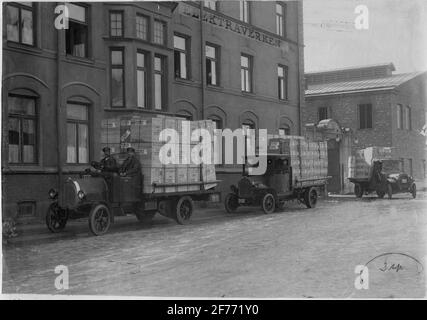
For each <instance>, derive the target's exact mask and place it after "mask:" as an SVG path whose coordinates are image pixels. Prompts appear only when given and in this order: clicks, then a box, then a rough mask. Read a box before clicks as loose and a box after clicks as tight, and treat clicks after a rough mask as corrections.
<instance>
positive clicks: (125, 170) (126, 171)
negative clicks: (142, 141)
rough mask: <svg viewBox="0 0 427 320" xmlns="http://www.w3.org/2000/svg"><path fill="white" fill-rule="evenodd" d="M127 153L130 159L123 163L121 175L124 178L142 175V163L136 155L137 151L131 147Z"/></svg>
mask: <svg viewBox="0 0 427 320" xmlns="http://www.w3.org/2000/svg"><path fill="white" fill-rule="evenodd" d="M126 152H127V153H128V157H127V158H126V160H125V161H124V162H123V164H122V166H121V167H120V175H121V176H122V177H123V176H131V177H132V176H136V175H140V174H141V163H140V162H139V160H138V158H137V157H136V154H135V149H134V148H132V147H129V148H127V149H126Z"/></svg>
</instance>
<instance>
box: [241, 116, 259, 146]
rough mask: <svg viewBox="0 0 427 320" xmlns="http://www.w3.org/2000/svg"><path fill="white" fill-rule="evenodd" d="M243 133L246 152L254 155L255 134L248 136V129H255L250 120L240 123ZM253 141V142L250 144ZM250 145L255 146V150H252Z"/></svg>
mask: <svg viewBox="0 0 427 320" xmlns="http://www.w3.org/2000/svg"><path fill="white" fill-rule="evenodd" d="M242 129H243V132H244V133H245V134H246V150H247V153H248V154H255V150H256V134H252V135H251V134H249V131H247V130H249V129H255V123H253V122H252V121H251V120H246V121H244V122H243V123H242ZM252 141H254V142H252ZM252 144H254V146H255V150H252V149H253V148H252Z"/></svg>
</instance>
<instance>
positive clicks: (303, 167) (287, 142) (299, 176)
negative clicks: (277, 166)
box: [268, 135, 328, 181]
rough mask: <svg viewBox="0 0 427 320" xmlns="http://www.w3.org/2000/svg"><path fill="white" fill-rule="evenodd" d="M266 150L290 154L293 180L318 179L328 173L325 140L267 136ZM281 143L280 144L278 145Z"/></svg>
mask: <svg viewBox="0 0 427 320" xmlns="http://www.w3.org/2000/svg"><path fill="white" fill-rule="evenodd" d="M268 141H269V144H268V152H269V153H274V151H273V150H274V148H272V146H273V144H275V145H276V146H278V147H279V148H278V152H279V153H281V154H285V155H289V156H290V160H291V163H290V166H291V167H292V178H293V181H295V180H304V179H318V178H324V177H326V176H327V175H328V145H327V142H326V141H320V142H315V141H308V140H306V139H305V138H304V137H300V136H283V135H269V136H268ZM278 143H279V144H282V145H281V146H279V145H278Z"/></svg>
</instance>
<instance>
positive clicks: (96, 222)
mask: <svg viewBox="0 0 427 320" xmlns="http://www.w3.org/2000/svg"><path fill="white" fill-rule="evenodd" d="M110 225H111V213H110V209H108V207H107V206H106V205H105V204H102V203H100V204H97V205H95V206H94V207H93V208H92V210H91V211H90V213H89V229H90V231H91V232H92V233H93V234H94V235H95V236H100V235H103V234H104V233H106V232H107V231H108V229H109V228H110Z"/></svg>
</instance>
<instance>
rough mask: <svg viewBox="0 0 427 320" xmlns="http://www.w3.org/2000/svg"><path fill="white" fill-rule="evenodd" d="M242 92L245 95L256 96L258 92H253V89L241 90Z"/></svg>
mask: <svg viewBox="0 0 427 320" xmlns="http://www.w3.org/2000/svg"><path fill="white" fill-rule="evenodd" d="M241 92H242V95H244V96H252V97H253V96H255V95H256V94H255V92H253V91H249V92H248V91H241Z"/></svg>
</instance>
